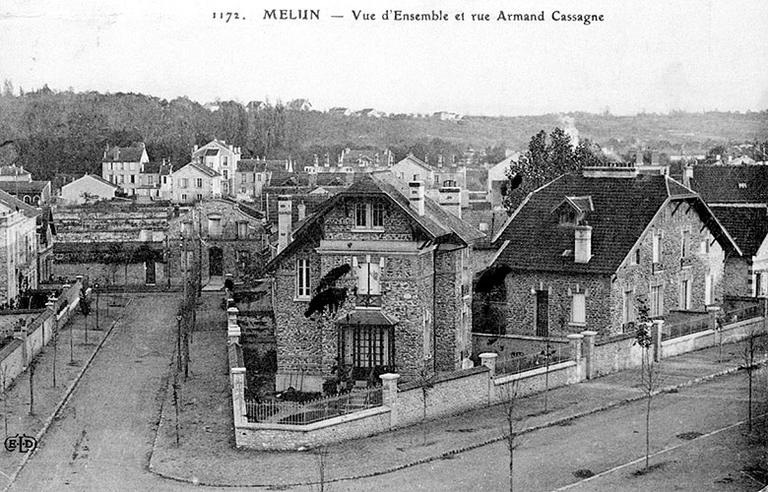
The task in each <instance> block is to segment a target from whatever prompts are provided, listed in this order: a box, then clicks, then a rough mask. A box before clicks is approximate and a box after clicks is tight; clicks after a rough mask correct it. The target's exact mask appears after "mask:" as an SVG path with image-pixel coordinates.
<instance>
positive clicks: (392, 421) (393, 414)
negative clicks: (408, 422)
mask: <svg viewBox="0 0 768 492" xmlns="http://www.w3.org/2000/svg"><path fill="white" fill-rule="evenodd" d="M379 378H381V384H382V388H381V402H382V405H384V406H386V407H389V428H390V429H394V428H396V427H397V417H398V415H397V380H398V379H400V375H399V374H395V373H389V372H388V373H386V374H382V375H381V376H379Z"/></svg>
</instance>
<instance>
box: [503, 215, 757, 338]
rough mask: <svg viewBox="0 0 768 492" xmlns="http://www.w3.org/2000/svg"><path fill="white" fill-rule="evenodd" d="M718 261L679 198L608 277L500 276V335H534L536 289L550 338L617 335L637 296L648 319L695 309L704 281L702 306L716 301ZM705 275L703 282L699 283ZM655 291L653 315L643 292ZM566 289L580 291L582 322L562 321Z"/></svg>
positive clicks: (721, 256)
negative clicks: (657, 300)
mask: <svg viewBox="0 0 768 492" xmlns="http://www.w3.org/2000/svg"><path fill="white" fill-rule="evenodd" d="M654 236H657V237H659V238H660V239H658V240H659V241H660V250H659V254H660V261H659V262H657V263H654V262H653V248H654V246H653V243H654ZM684 236H685V242H686V247H685V256H684V257H683V256H682V252H683V237H684ZM707 243H708V244H709V246H706V244H707ZM638 250H639V262H638V261H637V259H638V256H637V251H638ZM724 261H725V253H724V251H723V248H722V247H721V245H720V244H719V243H718V242H717V241H715V240H714V238H713V237H712V235H711V234H710V232H709V229H708V228H707V227H706V226H705V225H704V223H703V222H702V220H701V217H700V216H699V215H698V214H697V213H696V211H695V210H694V209H693V208H692V207H691V206H689V204H688V203H686V202H670V203H668V204H667V205H666V206H665V208H664V209H663V210H661V211H660V212H659V213H658V214H657V215H656V218H655V219H654V220H653V222H652V223H651V224H650V226H649V227H648V228H647V229H646V232H645V233H644V234H643V236H642V237H641V238H640V239H639V241H638V242H637V243H636V245H635V246H634V247H633V248H632V250H631V251H630V253H629V254H628V256H627V258H625V260H624V261H623V262H622V263H621V265H620V266H619V268H618V269H617V270H616V272H615V273H614V274H613V275H606V274H604V275H600V274H586V273H585V274H575V273H570V274H569V273H559V272H536V271H513V272H512V273H510V274H509V275H508V276H507V278H506V289H507V333H510V334H512V333H514V334H522V335H534V334H536V327H535V311H536V301H535V298H536V291H541V290H545V291H547V293H548V302H549V309H548V324H549V335H554V336H564V335H567V334H569V333H577V332H580V331H582V330H594V331H596V332H598V333H599V334H600V335H601V336H607V335H611V334H617V333H621V332H622V331H623V324H624V323H625V322H626V321H631V320H633V319H636V316H637V311H636V310H637V304H638V302H639V299H643V300H644V301H645V302H647V304H648V307H649V309H651V310H652V311H651V312H650V315H651V316H663V315H665V314H667V313H668V312H669V311H670V310H678V309H679V310H690V311H702V312H703V311H705V310H706V305H705V304H707V303H705V297H706V294H705V289H706V288H708V287H707V285H709V286H710V287H709V288H711V295H710V299H709V300H708V301H709V302H708V304H715V303H716V302H719V301H722V299H723V293H724V290H723V287H724V282H723V277H724ZM739 261H740V260H739ZM707 276H710V280H706V277H707ZM742 278H744V277H742ZM683 282H686V283H687V288H688V290H689V291H690V294H689V297H688V299H687V300H681V296H682V294H681V289H683ZM655 288H658V289H660V291H661V296H662V298H663V302H662V305H661V306H659V308H660V312H653V308H654V303H653V300H652V299H651V297H652V293H651V291H652V289H655ZM574 293H584V294H585V297H584V299H585V314H586V323H583V324H574V323H571V322H570V320H571V308H572V297H573V294H574ZM729 293H730V292H729ZM625 296H629V297H630V298H631V301H630V304H629V306H630V307H629V309H630V311H631V312H630V313H629V314H628V315H627V314H625V312H624V308H625V305H624V304H625ZM606 306H607V307H608V309H606Z"/></svg>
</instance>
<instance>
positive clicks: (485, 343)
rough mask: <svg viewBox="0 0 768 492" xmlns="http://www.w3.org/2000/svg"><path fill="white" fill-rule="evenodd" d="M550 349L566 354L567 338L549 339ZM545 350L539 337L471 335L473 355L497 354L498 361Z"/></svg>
mask: <svg viewBox="0 0 768 492" xmlns="http://www.w3.org/2000/svg"><path fill="white" fill-rule="evenodd" d="M549 346H550V349H552V348H555V347H557V348H562V349H564V351H563V353H564V354H567V353H568V349H569V342H568V339H567V338H562V337H558V338H554V337H553V338H550V339H549ZM546 348H547V340H546V339H543V338H541V337H534V336H526V335H487V334H485V333H472V349H473V353H474V354H482V353H485V352H494V353H497V354H499V359H508V358H511V357H517V356H520V355H523V354H524V355H530V354H538V353H541V352H542V351H544V350H546Z"/></svg>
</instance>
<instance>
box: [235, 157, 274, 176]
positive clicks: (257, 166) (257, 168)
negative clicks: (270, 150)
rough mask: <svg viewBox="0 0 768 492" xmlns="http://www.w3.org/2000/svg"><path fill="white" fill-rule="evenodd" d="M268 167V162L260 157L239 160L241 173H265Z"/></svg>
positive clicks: (238, 167)
mask: <svg viewBox="0 0 768 492" xmlns="http://www.w3.org/2000/svg"><path fill="white" fill-rule="evenodd" d="M266 168H267V162H266V161H262V160H259V159H240V160H239V161H237V172H239V173H263V172H264V171H265V170H266Z"/></svg>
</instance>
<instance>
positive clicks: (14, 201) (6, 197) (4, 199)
mask: <svg viewBox="0 0 768 492" xmlns="http://www.w3.org/2000/svg"><path fill="white" fill-rule="evenodd" d="M0 203H2V204H3V205H5V206H7V207H8V208H10V209H11V210H17V211H19V212H21V213H23V214H24V215H26V216H27V217H37V216H38V215H40V214H41V213H42V211H41V210H40V209H39V208H35V207H33V206H31V205H29V204H26V203H24V202H23V201H21V200H19V199H18V198H16V197H15V196H13V195H11V194H10V193H8V192H6V191H3V190H0Z"/></svg>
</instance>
